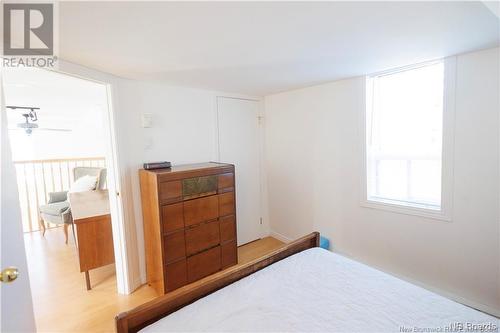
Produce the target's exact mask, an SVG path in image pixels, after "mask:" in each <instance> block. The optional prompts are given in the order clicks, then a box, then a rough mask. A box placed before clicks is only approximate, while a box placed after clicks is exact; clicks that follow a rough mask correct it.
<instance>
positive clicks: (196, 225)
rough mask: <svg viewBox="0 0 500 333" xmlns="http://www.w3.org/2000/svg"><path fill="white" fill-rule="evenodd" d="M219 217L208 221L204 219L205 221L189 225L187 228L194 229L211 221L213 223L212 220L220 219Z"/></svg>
mask: <svg viewBox="0 0 500 333" xmlns="http://www.w3.org/2000/svg"><path fill="white" fill-rule="evenodd" d="M218 220H219V219H218V218H217V219H211V220H208V221H203V222H200V223H197V224H192V225H190V226H188V227H187V228H188V229H193V228H196V227H199V226H201V225H202V224H209V223H212V222H215V221H218Z"/></svg>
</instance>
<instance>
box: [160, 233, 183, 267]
mask: <svg viewBox="0 0 500 333" xmlns="http://www.w3.org/2000/svg"><path fill="white" fill-rule="evenodd" d="M185 244H186V241H185V238H184V230H181V231H177V232H174V233H172V234H168V235H166V236H164V238H163V252H164V257H165V263H169V262H171V261H175V260H178V259H180V258H183V257H185V256H186V247H185Z"/></svg>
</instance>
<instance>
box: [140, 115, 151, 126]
mask: <svg viewBox="0 0 500 333" xmlns="http://www.w3.org/2000/svg"><path fill="white" fill-rule="evenodd" d="M151 127H153V114H152V113H143V114H142V128H151Z"/></svg>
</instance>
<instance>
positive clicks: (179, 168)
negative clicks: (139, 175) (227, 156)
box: [141, 162, 233, 175]
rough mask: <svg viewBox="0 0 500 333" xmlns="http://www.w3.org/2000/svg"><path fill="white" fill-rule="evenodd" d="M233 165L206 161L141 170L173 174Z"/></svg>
mask: <svg viewBox="0 0 500 333" xmlns="http://www.w3.org/2000/svg"><path fill="white" fill-rule="evenodd" d="M231 167H233V165H232V164H227V163H217V162H206V163H195V164H183V165H173V166H172V167H171V168H165V169H155V170H144V169H141V171H146V172H151V173H154V174H157V175H163V174H172V173H177V172H190V171H195V170H200V169H221V168H231Z"/></svg>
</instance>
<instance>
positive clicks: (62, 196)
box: [39, 167, 106, 244]
mask: <svg viewBox="0 0 500 333" xmlns="http://www.w3.org/2000/svg"><path fill="white" fill-rule="evenodd" d="M73 175H74V179H75V181H76V180H77V179H79V178H81V177H83V176H94V177H97V183H96V186H95V188H94V190H95V189H98V190H102V189H104V187H105V185H106V169H105V168H96V167H75V168H73ZM39 210H40V226H41V228H42V235H45V222H48V223H53V224H59V225H61V224H62V225H63V226H64V236H65V242H66V244H68V226H69V225H71V228H72V232H73V237H74V238H75V241H76V237H75V229H74V226H73V218H72V216H71V208H70V204H69V201H68V191H61V192H51V193H49V201H48V202H47V204H45V205H42V206H40V207H39Z"/></svg>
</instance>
